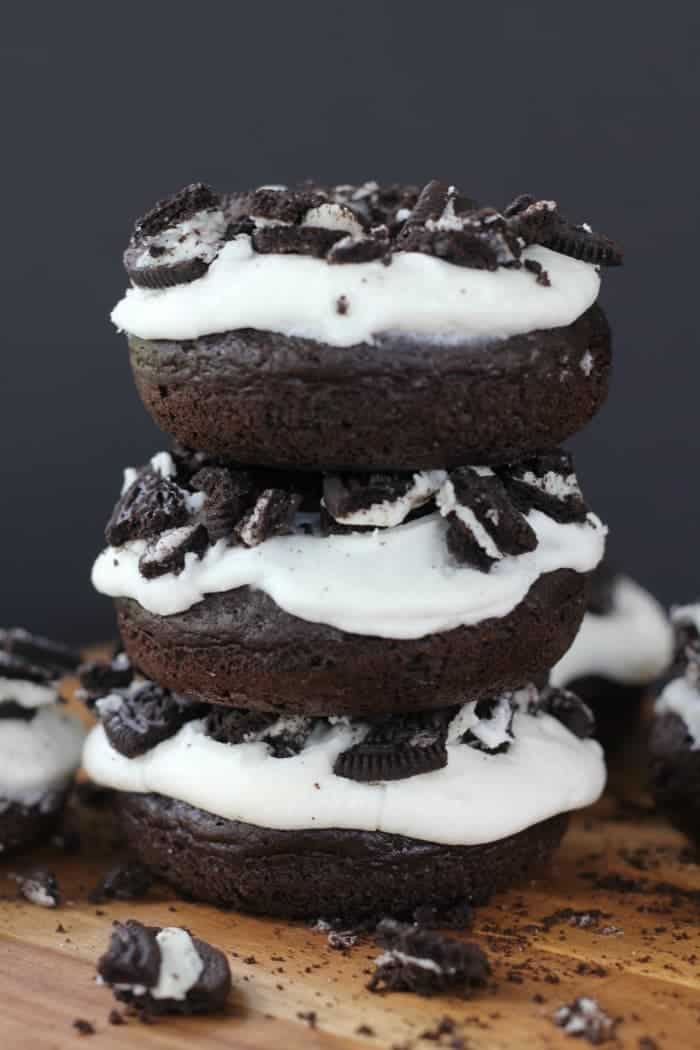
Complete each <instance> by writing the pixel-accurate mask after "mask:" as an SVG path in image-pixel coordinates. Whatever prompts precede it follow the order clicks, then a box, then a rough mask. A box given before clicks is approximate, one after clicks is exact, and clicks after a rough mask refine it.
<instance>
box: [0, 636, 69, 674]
mask: <svg viewBox="0 0 700 1050" xmlns="http://www.w3.org/2000/svg"><path fill="white" fill-rule="evenodd" d="M0 653H4V654H5V655H6V656H8V657H10V661H9V663H8V666H9V665H10V664H12V665H13V666H15V667H19V666H22V665H24V666H25V667H28V668H32V669H39V670H40V671H43V672H46V673H48V674H53V675H54V677H60V676H61V675H63V674H70V673H71V672H73V671H75V669H76V668H77V667H78V664H79V663H80V656H79V654H78V653H77V652H76V651H75V650H74V649H72V648H70V647H69V646H67V645H64V644H63V643H62V642H55V641H53V640H52V639H51V638H43V637H42V636H41V635H38V634H31V633H30V632H29V631H26V630H25V629H24V628H22V627H8V628H0Z"/></svg>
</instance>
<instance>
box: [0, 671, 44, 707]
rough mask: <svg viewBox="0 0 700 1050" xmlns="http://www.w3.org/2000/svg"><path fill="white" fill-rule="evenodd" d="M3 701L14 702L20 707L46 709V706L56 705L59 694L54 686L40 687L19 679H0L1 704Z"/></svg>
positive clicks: (34, 683)
mask: <svg viewBox="0 0 700 1050" xmlns="http://www.w3.org/2000/svg"><path fill="white" fill-rule="evenodd" d="M3 700H14V702H15V703H16V704H19V705H20V707H29V708H33V707H44V705H45V704H55V703H56V701H57V700H58V692H57V690H56V689H55V688H54V686H52V685H40V684H39V683H38V682H27V681H24V680H22V679H19V678H0V703H2V701H3Z"/></svg>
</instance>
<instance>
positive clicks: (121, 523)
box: [105, 468, 190, 547]
mask: <svg viewBox="0 0 700 1050" xmlns="http://www.w3.org/2000/svg"><path fill="white" fill-rule="evenodd" d="M189 518H190V511H189V509H188V506H187V502H186V500H185V495H184V493H183V492H182V490H181V489H180V488H179V487H178V486H177V485H176V484H175V482H174V481H172V480H171V479H170V478H167V477H163V476H162V475H161V474H158V473H157V472H156V471H155V470H153V469H152V468H147V469H145V470H143V471H141V472H140V473H139V474H138V475H137V477H136V478H135V479H134V480H133V481H132V482H131V484H130V485H128V487H127V488H126V491H125V492H124V493H123V494H122V496H121V498H120V499H119V502H118V503H117V505H116V507H115V508H114V511H113V512H112V516H111V518H110V519H109V521H108V522H107V528H106V529H105V537H106V539H107V543H109V544H110V545H111V546H113V547H120V546H121V545H122V544H123V543H128V542H129V540H143V539H152V538H153V537H154V536H158V535H159V534H160V533H163V532H165V531H166V530H167V529H179V528H182V527H183V526H185V525H187V524H188V523H189Z"/></svg>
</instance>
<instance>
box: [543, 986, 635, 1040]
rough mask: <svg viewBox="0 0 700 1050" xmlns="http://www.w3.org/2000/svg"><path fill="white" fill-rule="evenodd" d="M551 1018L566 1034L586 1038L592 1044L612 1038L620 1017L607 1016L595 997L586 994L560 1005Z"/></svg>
mask: <svg viewBox="0 0 700 1050" xmlns="http://www.w3.org/2000/svg"><path fill="white" fill-rule="evenodd" d="M552 1019H553V1021H554V1023H555V1025H557V1027H558V1028H562V1029H563V1030H564V1031H565V1032H566V1034H567V1035H573V1036H576V1037H578V1038H579V1039H586V1040H588V1042H589V1043H592V1044H593V1045H594V1046H598V1045H600V1043H606V1042H608V1040H610V1039H614V1038H615V1029H616V1028H617V1026H618V1024H619V1023H620V1018H612V1017H609V1016H608V1014H606V1013H605V1012H604V1011H603V1010H601V1008H600V1006H599V1005H598V1003H597V1001H596V1000H595V999H591V998H588V997H586V996H582V997H579V998H578V999H574V1001H573V1002H572V1003H569V1004H567V1005H566V1006H562V1007H560V1008H559V1009H558V1010H557V1012H556V1013H555V1014H554V1017H553V1018H552Z"/></svg>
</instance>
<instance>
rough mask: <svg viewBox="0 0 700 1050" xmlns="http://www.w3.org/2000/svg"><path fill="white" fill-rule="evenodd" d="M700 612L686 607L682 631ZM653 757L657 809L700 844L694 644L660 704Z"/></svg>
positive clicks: (699, 698) (699, 687)
mask: <svg viewBox="0 0 700 1050" xmlns="http://www.w3.org/2000/svg"><path fill="white" fill-rule="evenodd" d="M699 613H700V607H699V606H691V607H688V606H686V607H685V609H684V617H683V620H681V625H682V627H683V628H684V629H685V628H687V627H692V626H693V624H694V623H695V621H696V617H697V616H698V614H699ZM684 621H685V622H684ZM683 633H684V634H685V630H684V631H683ZM649 755H650V785H651V790H652V794H653V796H654V800H655V802H656V805H657V807H658V809H659V810H660V811H661V812H662V813H663V814H664V815H665V816H666V817H667V818H668V819H669V820H670V821H671V823H672V824H673V825H675V827H677V828H678V829H679V830H680V831H682V832H683V833H684V834H686V835H687V836H688V837H689V838H690V839H691V840H692V841H693V842H695V843H698V844H700V663H699V662H698V660H697V650H696V649H695V647H694V646H693V645H690V646H686V648H685V666H684V668H683V669H682V670H681V672H680V673H679V674H677V676H676V677H674V678H671V679H670V681H668V682H667V683H666V684H665V685H664V686H663V688H662V690H661V692H660V693H659V696H658V698H657V700H656V705H655V710H654V721H653V723H652V726H651V731H650V735H649Z"/></svg>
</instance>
